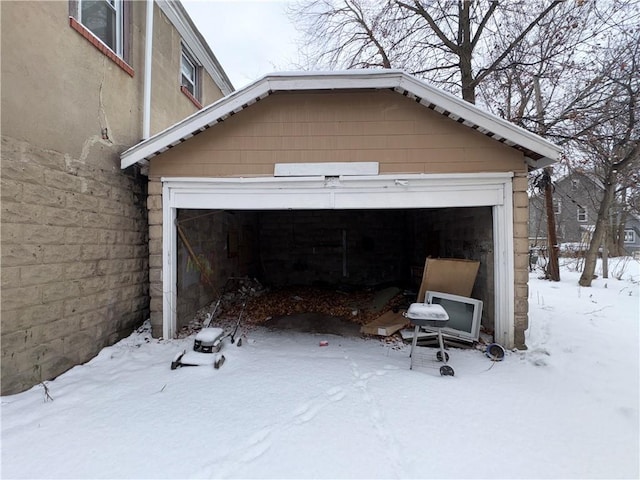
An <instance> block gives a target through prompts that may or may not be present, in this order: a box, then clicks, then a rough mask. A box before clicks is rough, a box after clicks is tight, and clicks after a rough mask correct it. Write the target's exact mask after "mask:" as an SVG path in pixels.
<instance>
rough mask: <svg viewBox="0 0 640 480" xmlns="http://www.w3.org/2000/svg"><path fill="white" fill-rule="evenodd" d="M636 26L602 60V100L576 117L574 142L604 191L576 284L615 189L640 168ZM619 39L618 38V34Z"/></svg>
mask: <svg viewBox="0 0 640 480" xmlns="http://www.w3.org/2000/svg"><path fill="white" fill-rule="evenodd" d="M637 34H638V30H636V31H632V32H623V33H622V34H621V35H620V36H619V37H617V38H616V42H617V44H616V46H615V47H613V46H612V48H611V49H610V57H609V59H608V61H607V62H606V63H603V65H602V67H603V72H602V77H603V83H602V88H601V101H600V103H599V104H598V105H597V106H596V107H593V108H592V109H591V110H590V111H589V112H588V113H584V114H583V115H582V116H581V117H579V118H576V121H575V123H576V128H577V129H578V130H579V131H580V132H581V134H580V135H576V136H575V137H574V138H575V140H576V144H577V145H576V148H577V149H579V150H580V151H581V152H582V153H583V155H584V157H585V159H586V161H588V162H590V163H591V164H592V165H593V167H594V171H595V173H596V174H597V175H598V176H599V178H600V180H601V182H602V184H603V187H604V195H603V198H602V201H601V203H600V207H599V209H598V217H597V220H596V224H595V228H594V231H593V235H592V238H591V243H590V245H589V250H588V252H587V255H586V258H585V266H584V270H583V272H582V275H581V277H580V281H579V283H580V285H581V286H585V287H586V286H590V285H591V281H592V279H593V274H594V272H595V266H596V260H597V257H598V251H599V249H600V247H601V245H602V243H603V240H604V238H605V233H606V231H607V227H608V222H609V216H610V210H611V207H612V206H613V205H614V201H615V198H616V193H617V191H618V190H620V187H621V185H624V184H625V183H626V182H625V180H626V178H627V177H629V176H632V175H634V174H637V171H638V169H639V168H640V123H638V103H639V102H640V39H639V37H638V35H637ZM621 39H622V40H626V41H625V42H624V43H618V42H620V40H621Z"/></svg>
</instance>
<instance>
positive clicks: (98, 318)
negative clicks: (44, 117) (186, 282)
mask: <svg viewBox="0 0 640 480" xmlns="http://www.w3.org/2000/svg"><path fill="white" fill-rule="evenodd" d="M83 155H86V157H85V158H72V157H71V156H70V155H68V154H61V153H58V152H55V151H51V150H44V149H41V148H36V147H34V146H32V145H31V144H29V143H26V142H24V141H20V140H17V139H14V138H10V137H6V136H4V137H2V168H1V177H2V247H1V251H2V265H1V266H2V269H1V278H2V297H1V304H2V305H1V315H2V317H1V330H2V333H1V344H2V364H1V365H2V367H1V374H2V394H3V395H6V394H11V393H17V392H20V391H22V390H25V389H27V388H29V387H31V386H32V385H34V384H36V383H39V382H41V381H44V380H48V379H51V378H54V377H56V376H57V375H59V374H61V373H63V372H64V371H66V370H67V369H69V368H71V367H73V366H74V365H77V364H80V363H83V362H86V361H88V360H90V359H91V358H92V357H93V356H94V355H95V354H96V353H97V352H98V351H99V350H100V349H101V348H103V347H104V346H107V345H110V344H112V343H114V342H115V341H117V340H118V339H120V338H122V337H123V336H126V335H128V334H130V333H131V332H132V330H133V329H134V328H135V327H136V326H137V325H139V324H140V323H141V322H142V321H143V320H145V319H146V318H147V316H148V313H149V305H148V287H147V280H148V250H147V238H148V237H147V228H146V226H147V221H146V211H145V208H144V205H145V202H146V193H147V192H146V181H145V180H144V179H143V177H141V176H139V175H137V174H133V173H129V174H127V173H122V172H121V171H120V168H119V159H118V155H117V152H115V151H113V149H112V148H111V147H110V146H109V145H107V144H106V143H105V144H100V143H99V144H97V145H96V146H94V148H90V149H88V150H85V152H83ZM87 159H89V160H90V161H87Z"/></svg>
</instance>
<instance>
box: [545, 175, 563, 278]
mask: <svg viewBox="0 0 640 480" xmlns="http://www.w3.org/2000/svg"><path fill="white" fill-rule="evenodd" d="M545 174H546V175H548V177H549V178H548V179H547V182H546V185H545V187H544V200H545V207H546V211H547V249H548V250H549V263H548V264H547V275H546V276H547V278H548V279H549V280H553V281H554V282H559V281H560V265H559V263H558V251H559V250H560V249H559V247H558V237H557V235H556V216H555V214H554V212H553V185H552V184H551V169H550V168H549V167H547V168H545Z"/></svg>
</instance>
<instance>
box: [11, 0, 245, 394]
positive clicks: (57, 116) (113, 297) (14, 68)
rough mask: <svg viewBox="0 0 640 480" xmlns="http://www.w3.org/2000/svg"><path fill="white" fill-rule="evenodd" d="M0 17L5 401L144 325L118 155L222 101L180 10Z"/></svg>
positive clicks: (137, 252) (114, 7) (74, 10)
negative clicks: (205, 106)
mask: <svg viewBox="0 0 640 480" xmlns="http://www.w3.org/2000/svg"><path fill="white" fill-rule="evenodd" d="M0 8H1V18H2V72H1V73H2V171H1V174H2V259H1V266H2V312H1V313H2V338H1V341H2V372H1V373H2V394H10V393H15V392H19V391H21V390H24V389H26V388H28V387H30V386H32V385H34V384H35V383H38V382H40V381H43V380H47V379H50V378H52V377H55V376H56V375H59V374H60V373H62V372H64V371H65V370H67V369H69V368H71V367H72V366H74V365H76V364H78V363H81V362H85V361H87V360H89V359H90V358H91V357H92V356H93V355H95V354H96V353H97V352H98V351H99V350H100V349H101V348H102V347H104V346H106V345H109V344H111V343H113V342H115V341H116V340H118V339H119V338H121V337H122V336H123V335H127V334H129V333H130V332H131V330H132V328H133V327H134V326H135V325H136V324H137V323H138V322H140V321H142V320H144V319H146V318H148V314H149V274H148V272H149V254H148V251H149V243H148V229H147V224H148V220H147V177H146V176H145V175H142V174H141V170H144V169H145V168H146V167H145V165H143V164H142V165H137V166H135V167H132V168H128V169H125V170H121V169H120V167H119V154H120V153H121V152H122V151H124V150H126V149H127V148H129V147H130V146H131V145H134V144H136V143H138V142H139V141H140V140H142V139H143V138H145V137H147V136H149V135H150V134H153V133H155V132H158V131H160V130H162V129H164V128H165V127H167V126H169V125H171V124H173V123H175V122H176V121H178V120H180V119H182V118H184V117H186V116H188V115H191V114H193V113H194V112H197V111H198V110H199V109H200V108H202V105H206V104H209V103H211V102H213V101H215V100H217V99H219V98H221V97H223V96H224V95H226V94H229V93H230V92H231V91H232V90H233V87H232V85H231V83H230V82H229V80H228V78H227V76H226V74H225V73H224V71H223V69H222V68H221V67H220V65H219V64H218V62H217V60H216V58H215V56H214V55H213V53H212V52H211V50H210V49H209V47H208V46H207V44H206V43H205V41H204V40H203V38H202V37H201V35H200V34H199V33H198V31H197V29H196V28H195V27H194V25H193V23H192V22H191V20H190V19H189V17H188V15H187V14H186V12H185V10H184V9H183V7H182V6H181V4H180V3H179V2H174V1H162V2H138V1H136V2H134V1H131V2H130V1H120V0H115V1H84V0H72V1H68V2H67V1H55V2H49V1H42V2H1V3H0ZM149 18H151V19H152V21H151V22H148V21H147V19H149ZM147 40H152V41H147Z"/></svg>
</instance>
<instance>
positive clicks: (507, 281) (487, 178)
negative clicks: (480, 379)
mask: <svg viewBox="0 0 640 480" xmlns="http://www.w3.org/2000/svg"><path fill="white" fill-rule="evenodd" d="M512 178H513V174H511V173H509V172H507V173H474V174H387V175H366V176H340V177H327V176H315V177H291V178H278V177H255V178H162V179H161V182H162V273H161V282H162V297H161V298H159V297H156V298H157V300H161V301H160V302H152V304H153V305H158V303H161V305H162V311H161V313H162V331H163V336H164V337H165V338H173V337H174V336H175V335H176V333H177V326H178V316H179V314H180V315H182V312H183V311H187V310H186V307H184V306H183V302H185V301H186V299H187V297H193V298H198V299H200V300H202V298H203V296H202V295H196V294H194V293H193V292H192V291H190V290H189V291H187V290H186V289H185V288H184V287H192V288H193V290H195V291H196V292H197V291H200V292H201V291H202V289H203V285H202V282H201V281H200V282H196V281H195V280H196V276H195V274H194V273H193V271H188V270H187V271H186V273H185V275H184V276H183V277H181V283H180V285H179V282H178V277H179V274H178V272H179V271H180V268H183V267H185V266H187V267H188V265H186V264H187V263H188V259H183V257H181V258H180V260H179V259H178V257H179V246H178V245H179V241H180V239H179V236H178V232H179V231H180V229H183V228H187V226H189V224H191V223H193V224H194V225H206V224H203V223H199V221H198V220H199V219H196V218H195V217H196V216H199V215H205V216H207V215H209V216H212V217H214V218H218V220H217V223H214V224H213V225H212V226H211V227H210V228H211V231H209V232H200V233H196V234H193V235H191V236H192V237H193V238H194V239H195V238H197V237H198V236H199V235H201V236H203V237H205V240H203V241H206V242H209V243H208V244H207V245H205V246H203V249H202V250H201V251H200V252H199V254H201V255H203V256H205V257H206V256H207V255H209V256H211V258H209V264H210V266H209V267H210V270H211V272H215V273H216V275H220V276H219V277H217V278H220V281H222V279H223V278H226V277H227V276H228V275H230V274H231V273H232V272H242V271H243V270H242V269H240V268H239V267H240V266H243V268H244V269H245V270H244V271H246V272H247V273H248V274H255V275H257V276H261V275H266V274H267V273H271V275H272V276H273V275H274V274H273V272H267V270H266V269H265V266H266V264H267V263H268V261H269V255H268V252H267V251H266V249H265V247H264V246H262V243H265V244H266V243H268V242H269V241H270V239H269V236H268V235H266V232H265V231H263V232H262V234H263V235H265V236H264V237H262V236H261V233H260V228H261V227H260V225H261V222H262V224H266V225H274V222H275V220H274V221H273V222H267V218H268V216H269V215H279V216H281V217H282V218H285V219H286V218H289V217H286V216H285V215H284V214H283V212H289V211H296V212H309V211H313V212H315V213H318V212H321V211H330V212H331V213H328V212H326V213H322V214H320V213H318V215H320V217H319V218H323V217H322V215H325V216H326V215H329V216H331V215H333V214H336V216H334V217H333V218H332V221H333V222H336V223H337V222H338V220H337V219H340V218H341V217H340V215H348V214H346V213H338V212H347V211H354V212H356V214H355V216H352V217H351V219H352V220H354V218H357V219H358V222H360V227H359V228H358V229H356V231H355V232H352V233H349V232H348V231H347V232H346V238H345V237H343V236H342V235H345V234H344V233H342V230H344V229H343V228H338V227H339V225H338V226H337V227H335V230H337V231H339V232H340V233H341V235H338V236H336V235H334V236H333V237H331V238H330V240H331V244H326V243H325V244H321V245H319V244H316V242H315V240H314V241H313V242H311V244H310V245H309V244H307V245H306V247H307V248H308V247H309V246H311V247H312V248H313V247H315V248H316V251H319V250H322V249H325V250H331V249H333V250H337V251H338V252H340V254H339V255H336V251H333V252H331V253H333V256H334V257H335V258H339V259H340V266H338V267H335V272H334V273H333V275H336V272H337V273H338V274H340V275H342V276H344V273H347V274H348V276H349V277H348V278H350V279H352V281H353V279H354V278H358V277H364V276H365V275H364V273H363V272H367V270H366V269H363V268H354V262H355V260H357V259H358V258H363V256H366V253H367V251H374V252H375V251H377V250H379V246H377V245H378V243H377V242H378V241H379V240H376V238H377V237H375V236H372V234H371V232H370V230H372V229H374V228H376V229H377V228H379V226H380V225H382V226H384V225H392V226H393V227H394V228H391V227H389V229H390V231H391V233H388V234H387V236H385V237H383V238H385V240H384V241H383V242H382V243H381V245H384V243H385V242H387V243H388V242H389V238H397V239H398V238H401V239H402V240H400V241H398V244H401V245H403V248H402V249H397V248H396V249H395V250H393V252H392V254H393V255H395V256H397V258H399V260H398V264H399V266H394V267H393V268H390V267H387V263H382V262H380V261H377V263H374V265H376V266H379V267H380V266H381V267H380V270H381V272H383V273H384V275H382V274H380V273H378V272H376V276H375V277H374V281H375V282H384V281H386V280H385V279H386V278H387V277H385V275H389V276H391V278H394V279H395V278H399V279H400V280H402V278H403V277H404V278H407V279H408V280H407V281H409V280H410V276H411V273H406V272H407V269H406V266H407V264H408V263H412V262H413V261H414V258H415V257H417V256H418V252H420V251H421V249H423V250H424V253H425V255H426V254H427V251H428V252H429V253H431V252H435V251H436V250H437V253H436V254H434V256H439V257H454V258H469V259H476V260H479V261H480V263H481V271H480V273H479V276H478V278H479V281H480V282H482V285H484V286H483V287H478V286H476V287H474V292H473V293H472V295H474V296H476V297H478V298H480V299H482V300H484V301H485V302H486V312H484V315H485V316H486V318H485V319H484V323H485V327H488V328H490V326H491V324H492V323H493V328H494V340H495V341H496V342H498V343H501V344H502V345H506V346H510V345H513V339H514V320H513V319H514V311H515V308H514V307H515V302H514V298H515V297H514V283H515V276H514V275H515V274H514V272H515V270H514V226H513V203H512V202H513V185H512ZM467 209H469V210H467ZM369 211H379V212H380V213H370V212H369ZM274 212H279V213H274ZM382 212H385V213H382ZM179 213H180V217H181V219H180V221H178V214H179ZM365 213H366V215H365ZM394 213H395V215H394ZM263 214H264V215H263ZM296 215H301V217H294V220H296V221H298V220H300V219H302V218H303V213H300V214H296ZM367 215H369V216H371V217H370V218H372V219H370V220H368V221H360V218H359V217H361V216H362V217H363V218H365V217H367ZM188 216H191V217H194V219H193V220H189V219H187V217H188ZM407 217H409V218H410V219H411V220H407ZM203 218H204V217H201V218H200V219H203ZM325 218H326V217H325ZM389 219H391V220H389ZM400 219H402V222H401V224H400V223H397V222H400ZM290 220H291V218H289V221H290ZM280 221H281V222H283V223H282V224H283V229H284V227H285V226H287V225H286V222H285V221H284V220H280ZM341 221H343V220H341ZM225 222H226V224H228V225H231V224H234V225H235V228H229V231H228V232H227V231H226V230H223V229H222V227H221V226H222V225H225ZM234 222H235V223H234ZM358 222H356V224H358ZM352 224H353V222H352ZM418 224H419V225H420V228H422V229H423V230H424V232H425V233H424V241H423V245H422V246H417V244H416V245H415V246H413V245H412V246H410V247H408V246H407V245H406V244H407V242H408V241H409V239H410V238H412V237H411V235H412V230H411V228H410V227H411V226H413V227H414V228H415V226H416V225H418ZM191 228H193V227H191ZM207 228H209V227H207ZM287 228H289V229H290V226H289V227H287ZM263 230H264V229H263ZM467 230H469V231H467ZM473 232H477V233H473ZM427 234H428V235H427ZM394 235H396V236H395V237H394ZM367 237H368V238H367ZM292 238H296V239H297V238H298V237H297V236H296V237H292V236H289V237H286V241H290V242H291V241H292V240H291V239H292ZM307 238H310V236H309V237H307ZM436 238H437V239H438V240H437V241H436V240H435V239H436ZM490 238H492V241H491V240H490ZM372 239H373V240H374V241H373V242H372V241H371V240H372ZM350 241H351V242H355V243H354V244H355V245H356V251H355V252H351V251H350V250H349V249H348V248H347V251H346V256H347V265H346V270H345V265H344V258H343V257H344V252H343V251H342V250H340V249H341V248H342V247H341V245H343V242H346V244H347V247H348V246H349V242H350ZM194 242H195V240H194ZM212 242H218V244H217V245H216V246H215V247H212V246H211V243H212ZM261 242H262V243H261ZM273 243H275V242H273ZM307 243H309V242H308V241H307ZM259 246H260V248H262V250H260V249H258V247H259ZM225 248H226V249H227V250H225ZM358 249H359V250H361V251H357V250H358ZM281 250H282V249H281ZM221 252H224V253H223V254H222V253H221ZM241 252H244V253H246V254H247V255H241ZM398 252H400V253H398ZM465 252H471V254H468V253H465ZM213 255H215V258H213ZM234 255H235V257H234ZM354 255H355V256H354ZM358 255H360V257H359V256H358ZM384 255H391V254H390V253H388V252H385V253H384ZM287 258H288V260H287V262H289V265H288V267H287V268H285V269H284V274H281V275H284V276H285V278H284V280H283V279H278V278H277V276H276V277H273V278H270V279H268V281H273V282H277V281H284V282H285V283H286V282H292V280H291V279H290V278H288V277H296V276H298V277H299V276H303V277H304V275H303V273H304V272H305V270H312V268H313V266H314V265H313V264H310V263H309V261H308V259H307V260H304V259H303V260H304V261H300V260H299V259H298V261H297V262H295V261H293V260H291V259H292V258H295V257H294V256H293V255H291V256H289V257H287ZM423 261H424V259H420V260H419V264H418V265H416V267H419V265H420V264H421V263H422V262H423ZM305 262H306V263H305ZM323 265H325V266H326V263H323ZM236 267H238V268H236ZM234 268H235V270H234ZM278 268H280V267H278ZM296 269H297V270H296ZM312 271H313V270H312ZM265 272H266V273H265ZM398 272H404V273H398ZM410 272H411V270H410ZM189 275H191V276H189ZM394 275H398V277H394ZM287 276H288V277H287ZM334 278H335V277H334ZM365 280H366V279H361V281H362V282H364V281H365ZM179 286H180V290H181V301H180V305H179V302H178V290H179ZM207 288H208V289H209V287H207ZM476 288H481V289H480V290H477V291H476V290H475V289H476ZM152 300H153V299H152ZM187 303H188V302H187ZM201 304H202V303H201ZM178 310H180V312H179V311H178ZM181 318H182V317H181Z"/></svg>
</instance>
